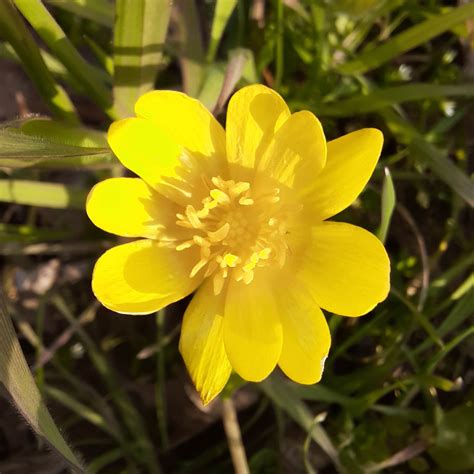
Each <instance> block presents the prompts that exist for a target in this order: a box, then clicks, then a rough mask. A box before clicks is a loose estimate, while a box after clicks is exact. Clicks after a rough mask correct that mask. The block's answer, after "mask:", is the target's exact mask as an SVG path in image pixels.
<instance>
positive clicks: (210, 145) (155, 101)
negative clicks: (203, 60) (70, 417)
mask: <svg viewBox="0 0 474 474" xmlns="http://www.w3.org/2000/svg"><path fill="white" fill-rule="evenodd" d="M135 113H136V114H137V116H138V117H143V118H145V119H148V120H151V121H152V122H153V123H155V124H156V125H157V126H158V127H159V128H160V129H161V130H163V131H164V132H165V133H166V134H167V135H169V136H170V137H171V138H172V140H173V141H175V142H176V143H178V144H179V145H182V146H183V147H185V148H186V149H187V150H189V151H191V152H193V153H198V154H200V155H203V156H205V157H207V158H210V157H214V158H216V159H218V160H221V161H222V163H223V164H224V163H225V132H224V129H223V128H222V126H221V125H220V124H219V122H218V121H217V120H216V119H215V118H214V116H213V115H212V114H211V112H209V110H207V109H206V107H204V105H202V104H201V102H199V101H198V100H196V99H193V98H191V97H189V96H188V95H186V94H183V93H182V92H177V91H151V92H148V93H147V94H144V95H142V96H141V97H140V98H139V99H138V101H137V103H136V104H135Z"/></svg>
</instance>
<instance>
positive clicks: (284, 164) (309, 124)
mask: <svg viewBox="0 0 474 474" xmlns="http://www.w3.org/2000/svg"><path fill="white" fill-rule="evenodd" d="M325 164H326V138H325V137H324V132H323V127H322V126H321V123H320V122H319V120H318V119H317V118H316V117H315V116H314V115H313V114H312V113H311V112H308V111H307V110H303V111H301V112H296V113H295V114H293V115H290V116H289V117H288V118H287V120H286V121H285V122H283V123H282V125H281V126H280V127H279V128H278V130H277V131H276V133H275V135H274V137H273V139H272V140H271V142H270V145H269V146H268V149H267V150H266V152H265V153H264V155H263V157H262V160H261V161H260V162H259V164H258V168H259V170H262V171H263V172H264V173H265V175H268V176H270V177H272V178H274V179H276V180H277V181H279V182H280V183H282V184H284V185H286V186H288V187H290V188H294V189H295V190H297V192H298V194H301V193H305V192H306V193H308V192H311V193H312V192H313V189H314V183H315V178H316V177H317V176H318V175H319V174H320V172H321V171H322V169H323V168H324V165H325Z"/></svg>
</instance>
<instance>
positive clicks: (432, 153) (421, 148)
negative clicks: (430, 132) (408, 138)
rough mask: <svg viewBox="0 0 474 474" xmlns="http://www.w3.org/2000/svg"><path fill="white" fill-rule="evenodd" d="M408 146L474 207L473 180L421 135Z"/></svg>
mask: <svg viewBox="0 0 474 474" xmlns="http://www.w3.org/2000/svg"><path fill="white" fill-rule="evenodd" d="M473 5H474V4H473ZM410 147H411V150H412V151H413V152H415V153H416V155H417V156H418V157H419V159H421V160H423V161H424V162H426V164H427V165H428V166H429V167H430V168H431V169H432V171H433V172H434V173H436V175H438V177H440V178H441V179H442V180H443V181H444V182H445V183H447V184H448V185H449V186H450V187H451V188H452V190H453V191H455V192H456V193H457V194H459V195H460V196H461V197H462V198H463V199H464V200H465V201H466V202H467V203H468V204H469V205H470V206H471V207H474V182H473V181H472V180H471V179H469V177H468V176H467V175H466V174H465V173H463V172H462V171H461V170H460V169H459V168H458V167H457V166H456V165H455V164H454V163H453V162H452V161H450V160H448V159H447V158H446V157H445V156H444V155H443V153H442V152H440V151H439V150H438V149H437V148H435V147H434V146H433V145H431V144H430V143H428V142H427V141H426V140H425V139H424V138H423V137H421V136H419V137H416V138H415V139H414V140H413V141H412V142H411V145H410Z"/></svg>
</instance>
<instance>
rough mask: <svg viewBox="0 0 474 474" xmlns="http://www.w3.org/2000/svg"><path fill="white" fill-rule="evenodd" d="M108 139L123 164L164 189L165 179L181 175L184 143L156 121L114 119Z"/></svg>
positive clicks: (156, 186)
mask: <svg viewBox="0 0 474 474" xmlns="http://www.w3.org/2000/svg"><path fill="white" fill-rule="evenodd" d="M107 140H108V142H109V145H110V147H111V148H112V150H113V152H114V153H115V155H116V156H117V158H118V159H119V160H120V161H121V162H122V164H123V165H124V166H125V167H126V168H128V169H129V170H131V171H133V172H134V173H136V174H137V175H138V176H140V177H141V178H143V179H144V180H145V181H146V182H147V183H148V184H149V185H150V186H151V187H152V188H154V189H156V190H158V191H160V190H161V186H160V184H163V182H169V178H171V179H176V178H178V179H179V177H180V174H179V173H177V171H178V170H179V169H180V168H182V162H181V161H180V158H182V157H184V153H185V152H184V150H183V147H182V146H180V145H178V144H176V143H175V142H174V141H173V140H172V139H171V138H170V137H169V136H168V135H166V133H164V132H163V131H162V130H161V129H159V128H158V127H157V126H156V125H155V124H153V122H151V121H149V120H145V119H142V118H128V119H123V120H118V121H117V122H114V123H113V124H112V125H111V126H110V128H109V131H108V134H107Z"/></svg>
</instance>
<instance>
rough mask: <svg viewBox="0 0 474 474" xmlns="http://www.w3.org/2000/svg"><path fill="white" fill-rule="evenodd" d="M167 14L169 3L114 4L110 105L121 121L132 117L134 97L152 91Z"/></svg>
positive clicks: (120, 0)
mask: <svg viewBox="0 0 474 474" xmlns="http://www.w3.org/2000/svg"><path fill="white" fill-rule="evenodd" d="M170 14H171V2H169V0H117V2H116V20H115V29H114V102H115V108H116V110H117V111H118V113H119V115H120V116H121V117H127V116H130V115H133V107H134V105H135V102H136V101H137V99H138V97H140V95H142V94H143V93H145V92H147V91H149V90H152V89H153V86H154V84H155V80H156V76H157V73H158V70H159V67H160V65H161V63H162V61H163V44H164V41H165V39H166V34H167V31H168V24H169V19H170Z"/></svg>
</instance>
